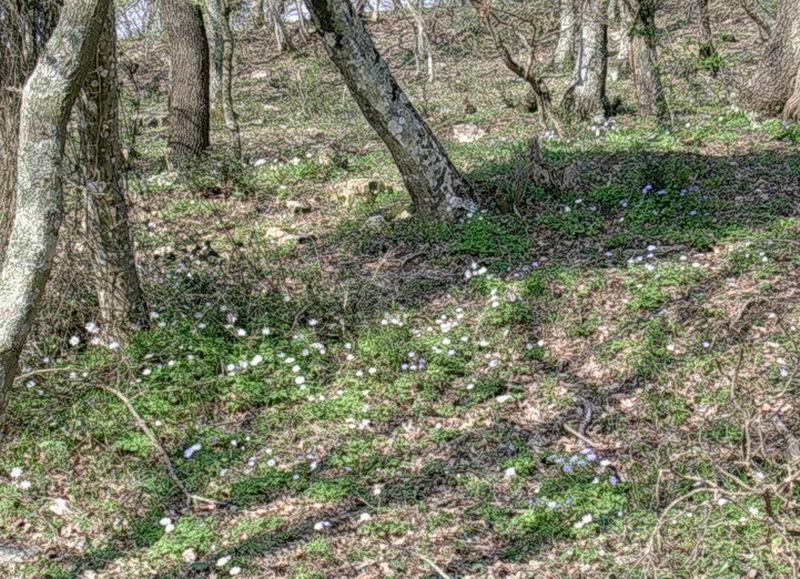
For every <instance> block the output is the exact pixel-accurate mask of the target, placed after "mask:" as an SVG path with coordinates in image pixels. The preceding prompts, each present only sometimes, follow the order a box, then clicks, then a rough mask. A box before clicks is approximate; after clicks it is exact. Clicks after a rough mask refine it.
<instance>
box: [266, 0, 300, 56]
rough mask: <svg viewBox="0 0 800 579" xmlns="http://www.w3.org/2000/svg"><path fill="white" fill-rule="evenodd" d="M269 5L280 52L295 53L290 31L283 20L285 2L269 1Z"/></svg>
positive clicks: (279, 0) (278, 0)
mask: <svg viewBox="0 0 800 579" xmlns="http://www.w3.org/2000/svg"><path fill="white" fill-rule="evenodd" d="M267 5H268V6H269V12H270V19H271V20H272V25H273V27H274V29H275V42H276V43H277V45H278V52H279V53H282V52H284V51H285V50H288V51H290V52H294V51H295V50H296V48H295V46H294V43H293V42H292V38H291V36H289V31H288V30H286V23H285V22H284V20H283V19H284V16H285V12H286V5H285V4H284V3H283V0H267Z"/></svg>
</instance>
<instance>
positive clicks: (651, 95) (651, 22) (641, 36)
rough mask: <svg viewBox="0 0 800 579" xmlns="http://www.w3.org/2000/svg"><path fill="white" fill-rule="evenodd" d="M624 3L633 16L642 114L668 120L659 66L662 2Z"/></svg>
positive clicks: (634, 58)
mask: <svg viewBox="0 0 800 579" xmlns="http://www.w3.org/2000/svg"><path fill="white" fill-rule="evenodd" d="M623 1H624V2H625V4H626V9H627V10H629V11H630V12H631V13H632V16H633V18H632V21H633V25H632V26H631V29H630V38H631V61H632V63H633V80H634V84H635V85H636V102H637V105H638V110H639V114H640V115H642V116H647V117H656V118H657V119H658V120H659V121H664V120H665V119H666V116H667V99H666V96H665V95H664V86H663V84H662V82H661V73H660V71H659V65H658V48H657V45H658V29H657V28H656V7H657V2H658V0H623Z"/></svg>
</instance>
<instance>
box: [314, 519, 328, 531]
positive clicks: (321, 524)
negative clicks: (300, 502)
mask: <svg viewBox="0 0 800 579" xmlns="http://www.w3.org/2000/svg"><path fill="white" fill-rule="evenodd" d="M330 526H331V524H330V522H328V521H320V522H318V523H315V524H314V530H315V531H324V530H325V529H327V528H329V527H330Z"/></svg>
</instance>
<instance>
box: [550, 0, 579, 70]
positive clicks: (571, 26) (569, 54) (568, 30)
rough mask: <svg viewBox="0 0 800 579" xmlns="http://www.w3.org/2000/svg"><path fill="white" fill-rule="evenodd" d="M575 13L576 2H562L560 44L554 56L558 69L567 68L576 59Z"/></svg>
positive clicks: (563, 0)
mask: <svg viewBox="0 0 800 579" xmlns="http://www.w3.org/2000/svg"><path fill="white" fill-rule="evenodd" d="M575 12H576V11H575V2H574V0H560V2H559V21H560V25H559V31H558V44H557V45H556V51H555V53H554V55H553V64H554V65H555V66H557V67H562V66H567V65H568V64H569V63H571V62H572V60H573V59H574V58H575V28H576V24H577V15H576V14H575Z"/></svg>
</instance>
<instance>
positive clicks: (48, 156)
mask: <svg viewBox="0 0 800 579" xmlns="http://www.w3.org/2000/svg"><path fill="white" fill-rule="evenodd" d="M107 11H108V0H66V1H65V2H64V6H63V8H62V9H61V16H60V18H59V21H58V24H57V25H56V27H55V29H54V31H53V33H52V35H51V37H50V40H48V42H47V46H46V48H45V51H44V54H43V55H42V57H41V58H39V61H38V62H37V64H36V68H35V69H34V70H33V73H32V74H31V76H30V78H29V79H28V81H27V82H26V83H25V88H24V89H23V91H22V105H21V109H20V129H19V144H18V153H17V157H18V162H17V186H16V199H15V204H14V221H13V224H12V227H11V236H10V238H9V241H8V247H7V255H6V261H5V264H4V265H3V269H2V271H1V272H0V415H2V414H3V413H4V412H5V409H6V406H7V403H8V396H9V392H10V390H11V387H12V385H13V383H14V378H15V376H16V373H17V367H18V363H19V355H20V353H21V351H22V347H23V345H24V344H25V340H26V338H27V336H28V332H29V331H30V327H31V323H32V322H33V318H34V316H35V314H36V312H37V309H38V306H39V303H40V302H41V297H42V294H43V292H44V288H45V284H46V283H47V278H48V276H49V274H50V268H51V266H52V261H53V255H54V253H55V249H56V242H57V241H58V229H59V226H60V225H61V219H62V213H63V202H64V200H63V192H62V159H63V154H64V142H65V139H66V131H67V122H68V120H69V115H70V110H71V109H72V105H73V103H74V102H75V98H76V96H77V94H78V90H79V89H80V87H81V85H82V84H83V80H84V78H85V77H86V74H87V72H88V68H89V62H90V58H91V55H92V54H93V52H94V48H95V46H96V44H97V38H98V36H99V34H100V30H101V27H102V25H103V23H104V22H105V21H106V14H107Z"/></svg>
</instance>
